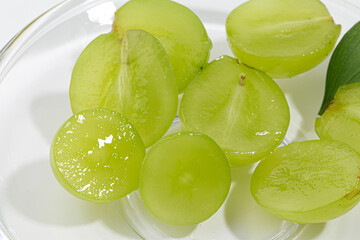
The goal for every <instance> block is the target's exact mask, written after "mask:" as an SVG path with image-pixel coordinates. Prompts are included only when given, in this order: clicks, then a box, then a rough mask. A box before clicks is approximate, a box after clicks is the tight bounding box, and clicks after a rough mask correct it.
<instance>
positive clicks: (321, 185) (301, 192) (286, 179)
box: [251, 140, 360, 223]
mask: <svg viewBox="0 0 360 240" xmlns="http://www.w3.org/2000/svg"><path fill="white" fill-rule="evenodd" d="M359 167H360V155H359V153H357V152H356V151H355V150H353V149H352V148H351V147H350V146H348V145H347V144H344V143H341V142H337V141H327V140H311V141H306V142H297V143H291V144H289V145H287V146H285V147H280V148H278V149H276V150H275V151H274V152H273V153H272V154H270V155H269V156H268V157H267V158H265V159H264V160H262V161H261V162H260V163H259V165H258V166H257V167H256V169H255V171H254V174H253V176H252V178H251V193H252V195H253V197H254V199H255V200H256V201H257V202H258V204H259V205H261V206H262V207H264V208H265V209H266V210H268V211H269V212H270V213H272V214H274V215H276V216H278V217H280V218H283V219H285V220H288V221H292V222H297V223H318V222H325V221H328V220H331V219H334V218H336V217H339V216H341V215H343V214H345V213H346V212H348V211H349V210H350V209H351V208H353V207H354V206H355V205H356V204H357V203H358V202H359V200H360V197H359V192H360V182H359V177H360V175H359V173H360V170H359Z"/></svg>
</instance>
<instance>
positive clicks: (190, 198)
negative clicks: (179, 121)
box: [139, 132, 231, 225]
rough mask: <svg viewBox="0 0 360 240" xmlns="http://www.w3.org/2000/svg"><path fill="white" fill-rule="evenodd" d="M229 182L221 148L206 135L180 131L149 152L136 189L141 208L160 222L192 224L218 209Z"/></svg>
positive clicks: (228, 170) (228, 169) (157, 144)
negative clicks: (138, 193) (144, 207)
mask: <svg viewBox="0 0 360 240" xmlns="http://www.w3.org/2000/svg"><path fill="white" fill-rule="evenodd" d="M230 183H231V173H230V167H229V163H228V161H227V159H226V156H225V154H224V153H223V151H222V150H221V148H220V147H219V146H218V145H217V144H216V143H215V142H214V141H213V140H212V139H211V138H209V137H208V136H206V135H203V134H196V133H188V132H182V133H175V134H172V135H169V136H167V137H165V138H163V139H161V140H160V141H159V142H158V143H156V144H155V145H154V146H153V147H152V148H151V149H150V150H149V152H148V153H147V155H146V157H145V160H144V163H143V166H142V168H141V174H140V184H139V187H140V194H141V198H142V200H143V202H144V205H145V206H146V208H147V209H148V210H149V212H150V213H151V214H152V215H154V216H155V217H156V218H158V219H159V220H160V221H163V222H165V223H167V224H172V225H191V224H197V223H200V222H203V221H204V220H206V219H208V218H209V217H211V216H212V215H213V214H214V213H215V212H216V211H217V210H218V209H219V208H220V206H221V205H222V204H223V202H224V201H225V198H226V196H227V195H228V192H229V189H230Z"/></svg>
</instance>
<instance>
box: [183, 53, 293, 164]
mask: <svg viewBox="0 0 360 240" xmlns="http://www.w3.org/2000/svg"><path fill="white" fill-rule="evenodd" d="M289 115H290V114H289V107H288V104H287V102H286V99H285V96H284V94H283V92H282V91H281V89H280V88H279V87H278V86H277V84H276V83H275V82H274V81H273V80H272V79H271V78H270V77H269V76H267V75H266V74H264V73H263V72H261V71H258V70H255V69H252V68H249V67H247V66H246V65H244V64H239V63H238V62H237V60H236V59H234V58H231V57H228V56H224V57H221V58H219V59H217V60H215V61H213V62H211V63H210V64H209V65H208V66H207V67H206V68H205V69H204V70H203V71H202V72H201V73H200V74H199V75H198V76H197V77H196V78H195V79H194V80H193V81H192V82H191V84H190V85H189V86H188V88H187V89H186V91H185V92H184V96H183V98H182V102H181V107H180V120H181V124H182V127H183V128H184V129H185V130H188V131H194V132H201V133H204V134H207V135H208V136H210V137H211V138H213V139H214V140H215V141H216V142H217V143H218V144H219V145H220V147H221V148H222V149H223V150H224V152H225V153H226V155H227V157H228V158H229V162H230V165H231V166H232V167H239V166H243V165H248V164H251V163H254V162H256V161H258V160H260V159H261V158H263V157H264V156H265V155H267V154H269V153H270V152H271V151H272V150H274V149H275V148H276V147H277V146H278V145H279V144H280V143H281V142H282V141H283V139H284V136H285V133H286V131H287V128H288V126H289V121H290V116H289Z"/></svg>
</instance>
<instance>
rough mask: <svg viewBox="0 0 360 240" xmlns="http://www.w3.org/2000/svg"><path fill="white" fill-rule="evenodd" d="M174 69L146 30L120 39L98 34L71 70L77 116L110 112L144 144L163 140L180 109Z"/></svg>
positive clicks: (72, 94) (71, 100)
mask: <svg viewBox="0 0 360 240" xmlns="http://www.w3.org/2000/svg"><path fill="white" fill-rule="evenodd" d="M177 100H178V95H177V89H176V81H175V75H174V71H173V69H172V67H171V64H170V62H169V59H168V57H167V55H166V52H165V50H164V48H163V47H162V46H161V44H160V42H159V41H158V40H157V39H156V38H155V37H153V36H152V35H150V34H149V33H147V32H145V31H143V30H129V31H128V32H126V33H125V34H124V35H123V38H122V39H121V40H118V39H117V37H116V34H115V33H114V32H111V33H108V34H104V35H100V36H99V37H97V38H96V39H95V40H93V41H92V42H91V43H90V44H89V45H88V46H87V47H86V48H85V50H84V51H83V52H82V54H81V55H80V57H79V59H78V61H77V62H76V65H75V67H74V70H73V74H72V78H71V84H70V102H71V108H72V110H73V112H74V113H77V112H79V111H82V110H85V109H91V108H107V109H111V110H114V111H117V112H120V113H121V114H123V115H124V116H125V117H126V118H127V119H129V120H130V122H131V123H132V124H134V126H135V127H136V129H137V130H138V131H139V134H140V136H141V138H142V139H143V141H144V143H145V146H146V147H149V146H151V145H152V144H153V143H155V142H156V141H157V140H159V139H160V138H161V137H162V136H163V135H164V134H165V133H166V131H167V130H168V129H169V127H170V125H171V123H172V121H173V120H174V117H175V115H176V111H177Z"/></svg>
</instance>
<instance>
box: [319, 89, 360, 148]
mask: <svg viewBox="0 0 360 240" xmlns="http://www.w3.org/2000/svg"><path fill="white" fill-rule="evenodd" d="M315 131H316V133H317V135H318V136H319V137H320V138H321V139H332V140H337V141H341V142H344V143H347V144H349V145H350V146H351V147H353V148H354V149H355V150H356V151H357V152H359V153H360V83H353V84H348V85H343V86H341V87H340V88H339V90H338V91H337V93H336V95H335V98H334V100H333V101H332V102H331V103H330V104H329V105H328V106H327V108H326V110H325V113H324V114H323V115H322V116H321V117H319V118H317V119H316V122H315Z"/></svg>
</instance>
